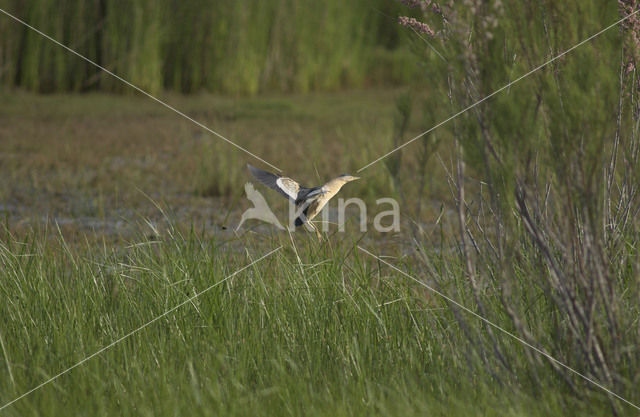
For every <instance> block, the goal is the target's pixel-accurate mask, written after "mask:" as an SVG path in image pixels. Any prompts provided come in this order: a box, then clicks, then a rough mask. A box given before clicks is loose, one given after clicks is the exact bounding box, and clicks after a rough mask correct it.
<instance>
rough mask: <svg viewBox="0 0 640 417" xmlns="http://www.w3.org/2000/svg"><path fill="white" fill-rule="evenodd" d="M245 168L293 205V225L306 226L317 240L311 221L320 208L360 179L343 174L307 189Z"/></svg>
mask: <svg viewBox="0 0 640 417" xmlns="http://www.w3.org/2000/svg"><path fill="white" fill-rule="evenodd" d="M247 167H248V168H249V172H251V175H253V176H254V177H255V178H256V179H257V180H258V181H260V182H261V183H263V184H264V185H266V186H267V187H269V188H272V189H274V190H276V191H278V192H279V193H280V194H282V195H283V196H285V197H287V198H288V199H289V200H290V201H292V202H293V203H295V207H296V216H297V217H296V220H295V225H296V226H302V225H303V224H306V225H308V226H309V227H311V229H313V230H315V232H316V235H318V238H319V239H321V238H322V235H321V234H320V232H319V231H318V228H317V227H316V226H315V225H314V224H313V223H312V222H311V220H313V218H314V217H316V216H317V215H318V213H320V211H321V210H322V208H323V207H324V206H325V205H326V204H327V203H328V202H329V200H331V198H332V197H333V196H334V195H336V194H337V193H338V191H340V189H341V188H342V186H343V185H345V184H346V183H348V182H351V181H355V180H357V179H360V178H359V177H354V176H351V175H347V174H343V175H340V176H339V177H336V178H334V179H332V180H331V181H329V182H327V183H326V184H325V185H322V186H319V187H312V188H307V187H303V186H302V185H300V184H299V183H298V182H296V181H294V180H292V179H291V178H287V177H282V176H280V175H276V174H272V173H271V172H267V171H263V170H261V169H258V168H256V167H254V166H252V165H249V164H247Z"/></svg>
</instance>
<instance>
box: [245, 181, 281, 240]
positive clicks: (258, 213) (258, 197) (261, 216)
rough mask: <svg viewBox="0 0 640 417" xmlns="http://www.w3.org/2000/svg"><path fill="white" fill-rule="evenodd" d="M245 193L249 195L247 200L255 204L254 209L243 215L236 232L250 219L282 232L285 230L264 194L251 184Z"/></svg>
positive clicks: (248, 184) (246, 186)
mask: <svg viewBox="0 0 640 417" xmlns="http://www.w3.org/2000/svg"><path fill="white" fill-rule="evenodd" d="M244 191H245V192H246V193H247V198H248V199H249V200H250V201H251V202H252V203H253V207H251V208H248V209H246V210H245V212H244V213H242V218H241V219H240V223H238V226H237V227H236V232H237V231H238V230H239V229H240V226H242V224H243V223H244V222H245V221H246V220H249V219H257V220H262V221H263V222H267V223H271V224H273V225H274V226H276V227H277V228H278V229H280V230H284V227H283V226H282V225H281V224H280V222H279V221H278V218H277V217H276V216H275V214H273V212H272V211H271V209H270V208H269V205H268V204H267V201H266V200H265V199H264V197H263V196H262V194H260V192H259V191H256V189H255V188H254V187H253V184H251V183H250V182H248V183H246V184H245V185H244Z"/></svg>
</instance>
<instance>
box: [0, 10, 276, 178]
mask: <svg viewBox="0 0 640 417" xmlns="http://www.w3.org/2000/svg"><path fill="white" fill-rule="evenodd" d="M0 12H2V13H4V14H5V15H7V16H8V17H10V18H12V19H13V20H15V21H16V22H18V23H20V24H23V25H24V26H26V27H28V28H29V29H31V30H33V31H34V32H36V33H37V34H39V35H41V36H42V37H44V38H46V39H48V40H50V41H51V42H53V43H55V44H56V45H58V46H60V47H62V48H64V49H66V50H67V51H69V52H71V53H72V54H74V55H76V56H78V57H80V58H82V59H83V60H85V61H87V62H88V63H90V64H91V65H93V66H95V67H96V68H99V69H101V70H102V71H104V72H106V73H107V74H109V75H111V76H112V77H114V78H116V79H118V80H120V81H122V82H123V83H125V84H126V85H128V86H129V87H131V88H133V89H135V90H137V91H138V92H140V93H142V94H144V95H145V96H147V97H149V98H150V99H152V100H154V101H156V102H157V103H159V104H162V105H163V106H164V107H166V108H168V109H169V110H171V111H173V112H175V113H177V114H179V115H180V116H182V117H184V118H185V119H187V120H189V121H191V122H192V123H194V124H196V125H197V126H199V127H201V128H202V129H204V130H206V131H207V132H209V133H211V134H213V135H215V136H217V137H219V138H220V139H222V140H224V141H225V142H227V143H228V144H230V145H232V146H235V147H236V148H238V149H240V150H241V151H243V152H245V153H247V154H249V155H251V156H252V157H254V158H256V159H257V160H259V161H261V162H264V163H265V164H267V165H269V166H270V167H271V168H273V169H275V170H277V171H278V172H282V170H281V169H280V168H278V167H277V166H275V165H272V164H270V163H269V162H267V161H265V160H264V159H262V158H260V157H259V156H258V155H256V154H254V153H251V152H250V151H248V150H247V149H245V148H243V147H242V146H240V145H238V144H236V143H234V142H232V141H231V140H229V139H227V138H226V137H224V136H222V135H221V134H220V133H218V132H216V131H214V130H212V129H210V128H208V127H207V126H205V125H203V124H202V123H200V122H199V121H197V120H195V119H193V118H192V117H189V116H187V115H186V114H185V113H183V112H181V111H180V110H178V109H176V108H175V107H173V106H171V105H170V104H167V103H165V102H164V101H162V100H160V99H159V98H157V97H155V96H153V95H152V94H151V93H149V92H147V91H145V90H143V89H142V88H140V87H138V86H136V85H134V84H132V83H130V82H129V81H127V80H125V79H124V78H122V77H120V76H119V75H117V74H114V73H113V72H111V71H109V70H108V69H106V68H105V67H103V66H101V65H99V64H97V63H95V62H94V61H92V60H91V59H89V58H87V57H86V56H84V55H82V54H80V53H79V52H76V51H74V50H73V49H71V48H69V47H68V46H66V45H64V44H62V43H60V42H58V41H57V40H55V39H53V38H52V37H51V36H49V35H47V34H46V33H44V32H42V31H40V30H38V29H36V28H34V27H33V26H31V25H30V24H28V23H27V22H25V21H24V20H21V19H20V18H18V17H16V16H14V15H12V14H11V13H9V12H7V11H6V10H3V9H0Z"/></svg>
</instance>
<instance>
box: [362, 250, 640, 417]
mask: <svg viewBox="0 0 640 417" xmlns="http://www.w3.org/2000/svg"><path fill="white" fill-rule="evenodd" d="M358 249H360V250H361V251H363V252H364V253H366V254H367V255H370V256H372V257H374V258H376V259H377V260H378V261H380V262H382V263H383V264H385V265H387V266H388V267H390V268H392V269H394V270H396V271H398V272H400V273H401V274H402V275H404V276H405V277H407V278H409V279H411V280H413V281H415V282H417V283H418V284H420V285H422V286H423V287H425V288H426V289H428V290H429V291H431V292H434V293H436V294H437V295H439V296H440V297H442V298H444V299H445V300H447V301H449V302H450V303H451V304H455V305H456V306H458V307H459V308H460V309H462V310H464V311H466V312H467V313H469V314H471V315H473V316H475V317H476V318H478V319H480V320H482V321H483V322H485V323H486V324H488V325H490V326H491V327H494V328H496V329H498V330H500V331H501V332H502V333H504V334H506V335H507V336H510V337H512V338H514V339H515V340H517V341H518V342H520V343H522V344H523V345H525V346H526V347H528V348H530V349H532V350H534V351H536V352H537V353H539V354H541V355H542V356H544V357H546V358H547V359H549V360H550V361H552V362H554V363H556V364H558V365H560V366H562V367H563V368H565V369H567V370H569V371H571V372H573V373H574V374H576V375H578V376H579V377H581V378H583V379H584V380H586V381H588V382H590V383H592V384H593V385H595V386H596V387H598V388H600V389H602V390H603V391H606V392H607V393H609V394H611V395H613V396H614V397H616V398H617V399H619V400H621V401H624V402H625V403H627V404H629V405H630V406H632V407H634V408H636V409H638V410H640V406H637V405H635V404H634V403H632V402H631V401H628V400H625V399H624V398H622V397H621V396H619V395H618V394H616V393H615V392H613V391H611V390H610V389H609V388H607V387H605V386H604V385H602V384H600V383H598V382H596V381H594V380H593V379H591V378H589V377H587V376H585V375H583V374H581V373H580V372H578V371H576V370H575V369H573V368H571V367H569V366H567V365H565V364H564V363H562V362H560V361H559V360H557V359H556V358H554V357H553V356H551V355H549V354H548V353H547V352H545V351H544V350H542V349H538V348H537V347H535V346H533V345H532V344H530V343H528V342H526V341H525V340H523V339H522V338H520V337H518V336H516V335H515V334H513V333H511V332H509V331H508V330H505V329H503V328H502V327H500V326H498V325H497V324H495V323H493V322H491V321H489V320H487V319H485V318H484V317H482V316H481V315H479V314H478V313H476V312H475V311H473V310H471V309H469V308H467V307H465V306H463V305H462V304H460V303H459V302H457V301H455V300H453V299H452V298H450V297H447V296H446V295H444V294H443V293H441V292H440V291H438V290H436V289H435V288H433V287H431V286H429V285H427V284H425V283H424V282H422V281H420V280H419V279H417V278H414V277H412V276H411V275H409V274H407V273H406V272H404V271H403V270H401V269H400V268H398V267H396V266H394V265H392V264H390V263H389V262H387V261H385V260H384V259H382V258H380V257H379V256H376V255H374V254H373V253H371V252H369V251H368V250H366V249H364V248H363V247H362V246H358Z"/></svg>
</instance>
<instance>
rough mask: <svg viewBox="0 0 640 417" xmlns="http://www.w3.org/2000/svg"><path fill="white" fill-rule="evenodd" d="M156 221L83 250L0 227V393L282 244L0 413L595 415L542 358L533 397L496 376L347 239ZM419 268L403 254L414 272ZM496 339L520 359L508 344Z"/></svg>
mask: <svg viewBox="0 0 640 417" xmlns="http://www.w3.org/2000/svg"><path fill="white" fill-rule="evenodd" d="M153 232H154V234H155V237H154V238H153V240H148V238H143V237H142V236H144V235H146V234H147V232H145V231H144V229H142V228H141V229H140V237H139V238H137V239H135V240H134V241H132V242H129V243H128V244H127V243H125V242H122V243H121V244H118V245H116V246H114V247H104V246H103V247H97V246H88V247H86V248H85V249H82V248H78V247H69V245H67V244H66V242H65V240H64V239H63V238H62V237H61V236H60V235H59V234H58V232H57V231H56V229H55V227H52V228H51V229H50V230H49V231H46V230H45V231H39V232H33V233H30V234H27V235H26V236H25V237H23V238H21V239H18V238H16V237H13V236H10V235H4V236H3V237H2V240H1V241H0V264H1V265H2V268H0V314H1V315H2V317H3V321H2V323H1V324H0V334H1V336H2V340H3V348H2V355H1V356H0V358H1V360H0V406H1V405H4V404H5V403H7V402H9V401H11V400H12V399H13V398H15V397H17V396H18V395H20V394H22V393H23V392H25V391H27V390H28V389H30V388H32V387H34V386H36V385H38V384H39V383H41V382H42V381H44V380H46V379H47V378H49V377H50V376H52V375H54V374H56V373H58V372H60V371H62V370H64V369H66V368H67V367H69V366H71V365H73V364H75V363H77V362H78V361H80V360H82V359H84V358H85V357H86V356H88V355H89V354H91V353H93V352H95V351H97V350H98V349H100V348H101V347H103V346H105V345H107V344H109V343H111V342H112V341H114V340H116V339H118V338H119V337H121V336H123V335H124V334H126V333H128V332H129V331H131V330H133V329H136V328H138V327H139V326H141V325H143V324H144V323H146V322H148V321H149V320H151V319H152V318H154V317H156V316H158V315H160V314H161V313H163V312H165V311H167V310H168V309H170V308H171V307H173V306H175V305H177V304H179V303H181V302H183V301H184V300H186V299H187V298H188V297H190V296H193V295H194V294H195V293H197V292H198V291H201V290H203V289H205V288H207V287H209V286H211V285H212V284H214V283H216V282H219V281H220V280H222V279H223V278H225V277H226V276H228V275H229V274H231V273H233V272H234V271H235V270H237V269H240V268H241V267H243V266H244V265H246V264H248V263H250V262H251V261H252V260H254V259H257V258H258V257H260V256H261V255H262V254H264V253H266V252H268V251H270V250H272V249H273V248H275V247H277V246H278V245H283V246H284V247H283V248H282V249H281V250H280V251H278V252H276V253H275V254H274V255H272V256H271V257H269V258H267V259H265V260H263V261H261V262H260V263H259V264H256V265H255V266H254V267H251V268H249V269H248V270H246V271H244V272H242V273H240V274H238V275H237V276H235V277H233V278H232V279H230V280H228V281H226V282H225V283H224V284H222V285H220V286H217V287H215V288H213V289H212V290H210V291H209V292H207V293H205V294H202V295H201V296H200V297H199V298H197V299H195V300H193V302H191V303H188V304H187V305H185V306H183V307H181V308H180V309H178V310H177V311H175V312H174V313H172V314H170V315H168V316H166V317H163V318H162V319H160V320H159V321H157V322H155V323H153V324H151V325H150V326H148V327H147V328H145V329H143V330H141V331H140V332H139V333H136V334H134V335H132V336H131V337H129V338H127V339H125V340H123V341H122V342H120V343H118V344H117V345H115V346H113V347H112V348H110V349H109V350H107V351H105V352H103V353H101V354H100V355H98V356H97V357H95V358H93V359H91V360H89V361H88V362H86V363H84V364H82V365H81V366H79V367H77V368H75V369H73V370H71V371H70V372H68V373H67V374H64V375H63V376H61V377H60V378H58V379H56V380H55V381H53V382H52V383H50V384H48V385H46V386H44V387H42V388H40V389H39V390H37V391H35V392H34V393H32V394H30V395H29V396H27V397H25V398H23V399H21V400H20V401H18V402H16V403H15V404H13V405H11V406H10V407H8V408H6V409H4V410H2V415H7V416H18V415H20V416H30V415H34V416H35V415H42V414H47V415H69V414H74V415H77V414H91V415H113V414H118V415H175V414H180V415H186V414H188V415H274V416H275V415H277V416H282V415H327V414H332V415H425V414H428V415H447V416H448V415H469V414H470V413H473V414H477V413H481V414H483V415H514V416H515V415H522V414H523V413H526V414H528V415H549V414H557V415H560V414H562V415H570V414H572V412H575V413H576V414H577V413H580V412H584V410H585V408H587V407H588V409H589V413H590V414H591V415H598V414H603V415H604V414H606V413H607V409H606V407H602V405H601V404H600V403H599V402H598V401H597V400H594V401H589V402H585V403H576V402H575V401H574V400H573V399H572V397H571V396H570V395H568V391H567V390H566V389H564V388H562V386H561V385H560V386H558V384H557V383H555V382H554V379H553V378H552V374H550V372H549V370H548V369H547V368H545V367H544V366H541V367H540V368H539V369H538V375H540V378H543V379H544V380H545V381H546V383H547V384H548V385H547V386H546V388H545V389H544V390H543V391H541V392H538V393H537V394H531V391H530V390H529V388H528V387H529V382H528V381H527V380H526V379H524V380H521V379H520V375H522V373H521V372H522V370H521V369H519V368H517V367H516V368H514V369H513V370H512V371H511V372H510V373H508V372H505V373H504V374H502V375H500V383H499V384H497V383H496V380H495V379H494V377H492V376H491V374H490V373H489V372H487V371H485V369H486V368H485V364H486V361H487V358H479V357H477V356H473V355H469V352H470V351H471V350H472V347H470V346H469V344H468V342H466V341H465V339H464V336H463V331H464V329H461V328H460V327H459V325H458V323H457V322H456V321H455V319H454V317H453V316H452V314H451V313H450V312H449V311H448V310H447V309H446V308H444V307H445V305H444V304H443V303H442V302H441V300H439V299H437V298H436V297H434V296H433V295H432V294H429V293H428V292H425V291H424V290H423V289H422V288H421V287H420V286H418V285H415V284H413V283H412V282H411V281H409V280H407V279H405V278H403V277H402V276H401V275H399V274H397V273H394V272H393V271H392V270H389V269H386V268H381V266H380V265H379V264H377V263H376V262H375V261H374V260H373V259H372V258H369V257H367V256H366V255H362V254H361V253H360V252H359V251H358V250H357V249H355V248H354V246H353V242H351V241H350V239H349V238H346V239H343V240H340V239H337V238H335V237H334V238H333V241H332V242H331V243H325V244H322V245H319V244H318V243H317V242H316V241H315V238H311V239H307V238H306V236H305V235H299V234H298V235H296V236H294V241H293V242H295V246H292V242H290V241H289V239H288V238H287V237H285V238H283V239H282V240H281V241H279V239H267V240H265V241H264V242H263V243H262V244H258V243H255V242H256V241H255V240H245V241H238V242H235V243H234V244H229V243H227V244H225V243H223V242H218V241H216V240H206V239H203V238H202V237H201V236H200V235H199V234H198V233H194V232H193V231H191V232H189V231H186V232H180V231H179V230H177V229H175V228H174V227H172V226H170V225H169V226H168V227H167V228H166V229H165V230H154V231H153ZM252 242H253V243H252ZM244 244H247V245H248V247H247V248H245V247H244ZM298 257H299V258H298ZM298 259H300V260H298ZM416 266H418V265H413V266H412V265H411V264H406V265H403V267H404V268H407V270H408V271H409V272H411V273H414V274H417V276H420V275H419V274H420V272H419V271H418V270H416ZM459 284H462V281H460V282H459ZM504 346H506V347H507V348H508V349H510V350H511V351H512V352H513V355H514V356H515V357H518V358H520V361H521V362H520V363H521V364H524V366H526V365H527V362H526V359H525V358H526V355H527V354H526V352H524V351H523V349H522V348H521V347H520V346H519V345H517V344H513V343H510V342H509V341H505V342H504ZM488 360H489V361H491V359H488ZM536 397H538V398H544V399H545V400H544V401H538V400H537V399H536ZM568 407H569V408H568ZM572 410H573V411H572Z"/></svg>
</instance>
